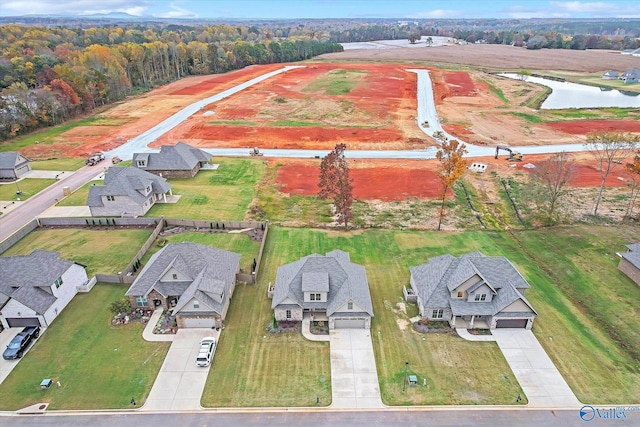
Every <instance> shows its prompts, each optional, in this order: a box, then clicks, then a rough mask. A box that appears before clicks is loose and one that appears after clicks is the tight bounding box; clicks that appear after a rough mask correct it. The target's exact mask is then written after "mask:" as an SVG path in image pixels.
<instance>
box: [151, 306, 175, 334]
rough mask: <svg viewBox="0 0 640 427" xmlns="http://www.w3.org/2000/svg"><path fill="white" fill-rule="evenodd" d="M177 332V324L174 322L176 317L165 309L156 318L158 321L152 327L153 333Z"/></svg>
mask: <svg viewBox="0 0 640 427" xmlns="http://www.w3.org/2000/svg"><path fill="white" fill-rule="evenodd" d="M176 332H178V324H177V323H176V317H175V316H173V315H171V313H170V312H168V311H165V312H164V313H162V316H160V319H158V323H156V326H155V327H154V328H153V333H154V334H175V333H176Z"/></svg>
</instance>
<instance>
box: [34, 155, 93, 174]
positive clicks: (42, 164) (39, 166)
mask: <svg viewBox="0 0 640 427" xmlns="http://www.w3.org/2000/svg"><path fill="white" fill-rule="evenodd" d="M84 161H85V159H78V158H74V157H68V158H64V159H51V160H37V161H35V162H31V163H30V164H31V169H33V170H44V171H76V170H78V169H80V168H81V167H83V166H84Z"/></svg>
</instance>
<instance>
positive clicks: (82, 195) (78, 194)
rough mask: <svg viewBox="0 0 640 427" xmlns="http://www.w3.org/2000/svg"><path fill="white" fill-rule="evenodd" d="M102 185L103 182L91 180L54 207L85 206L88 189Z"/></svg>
mask: <svg viewBox="0 0 640 427" xmlns="http://www.w3.org/2000/svg"><path fill="white" fill-rule="evenodd" d="M103 184H104V181H103V180H91V181H89V182H87V183H86V184H85V185H83V186H82V187H80V188H78V189H77V190H76V191H74V192H73V193H71V195H69V196H67V197H65V198H64V199H62V200H60V201H59V202H58V204H57V205H56V206H86V205H87V197H89V187H91V186H92V185H103Z"/></svg>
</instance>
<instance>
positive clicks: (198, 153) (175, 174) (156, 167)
mask: <svg viewBox="0 0 640 427" xmlns="http://www.w3.org/2000/svg"><path fill="white" fill-rule="evenodd" d="M211 157H212V156H211V154H209V153H207V152H206V151H204V150H200V149H199V148H195V147H192V146H190V145H189V144H185V143H184V142H178V143H177V144H176V145H163V146H162V147H160V152H159V153H135V154H134V155H133V162H132V164H133V167H136V168H139V169H142V170H144V171H147V172H150V173H152V174H154V175H158V176H163V177H165V178H193V177H194V176H195V175H196V174H197V173H198V171H199V170H200V169H201V168H202V167H203V166H204V165H205V164H206V163H207V162H208V161H209V160H211Z"/></svg>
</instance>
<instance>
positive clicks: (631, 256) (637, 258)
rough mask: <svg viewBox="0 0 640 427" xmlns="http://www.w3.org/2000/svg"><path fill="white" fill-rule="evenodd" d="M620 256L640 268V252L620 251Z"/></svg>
mask: <svg viewBox="0 0 640 427" xmlns="http://www.w3.org/2000/svg"><path fill="white" fill-rule="evenodd" d="M620 256H621V257H622V258H624V259H626V260H627V261H629V262H630V263H631V264H632V265H633V266H634V267H635V268H640V252H622V253H621V254H620Z"/></svg>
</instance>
